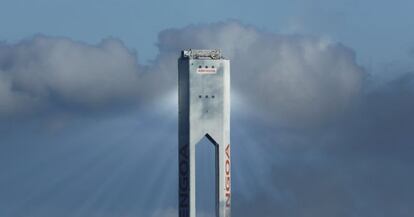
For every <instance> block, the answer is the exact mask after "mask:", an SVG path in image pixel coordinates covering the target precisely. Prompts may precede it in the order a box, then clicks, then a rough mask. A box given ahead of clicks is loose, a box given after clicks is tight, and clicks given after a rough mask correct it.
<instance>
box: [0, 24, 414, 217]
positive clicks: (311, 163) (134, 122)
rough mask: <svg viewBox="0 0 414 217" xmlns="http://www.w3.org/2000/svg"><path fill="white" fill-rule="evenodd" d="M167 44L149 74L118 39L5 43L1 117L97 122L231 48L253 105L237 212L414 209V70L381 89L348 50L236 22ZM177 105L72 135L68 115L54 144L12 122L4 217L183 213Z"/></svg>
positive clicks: (0, 167)
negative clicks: (202, 52) (197, 60)
mask: <svg viewBox="0 0 414 217" xmlns="http://www.w3.org/2000/svg"><path fill="white" fill-rule="evenodd" d="M158 48H159V54H158V56H157V57H156V58H155V59H154V60H153V61H152V62H151V63H149V64H147V65H142V64H140V63H139V62H138V60H137V55H136V53H135V52H133V51H131V50H129V49H127V48H126V47H125V46H124V45H123V44H122V42H120V41H119V40H116V39H105V40H103V41H102V42H101V43H99V44H97V45H88V44H85V43H82V42H77V41H73V40H71V39H67V38H56V37H47V36H36V37H33V38H31V39H27V40H25V41H22V42H20V43H17V44H6V43H3V44H1V45H0V114H1V115H3V116H4V115H6V116H10V115H14V116H20V117H21V118H23V119H24V118H25V117H24V116H23V114H27V113H31V115H34V116H36V115H39V114H40V113H42V114H43V116H41V117H40V118H39V119H47V118H46V117H49V116H53V114H50V113H49V111H50V110H52V111H55V110H57V111H66V112H78V111H90V112H89V113H87V114H88V117H89V116H91V115H93V114H94V113H95V112H96V111H100V110H105V109H106V108H108V107H124V106H128V105H130V104H134V105H141V104H143V105H145V104H148V103H147V102H148V101H149V100H151V99H152V98H155V99H158V97H159V96H160V95H162V94H164V93H166V92H168V91H170V90H171V89H174V88H176V75H177V71H176V61H177V58H178V55H179V51H180V50H182V49H185V48H222V49H223V53H224V55H226V56H227V57H228V58H230V59H231V65H232V76H233V77H232V87H233V93H232V96H237V98H238V99H242V100H241V102H237V103H234V104H233V105H235V106H240V107H239V108H235V109H236V112H234V113H232V144H233V147H232V151H233V155H232V158H233V161H232V162H233V164H232V166H233V170H232V171H233V176H232V177H233V183H232V184H233V193H234V194H233V215H235V216H240V217H244V216H246V217H247V216H263V217H266V216H269V217H271V216H290V217H296V216H298V217H299V216H396V217H408V216H411V215H412V213H413V212H414V210H413V208H412V195H413V194H414V192H413V188H412V187H411V185H412V184H411V183H413V182H414V175H412V172H410V171H411V170H412V168H413V165H414V161H413V158H412V156H413V154H414V148H413V145H412V141H413V140H414V138H413V134H412V132H413V129H414V119H413V117H412V115H411V113H412V111H413V110H414V103H413V100H412V99H413V98H414V76H413V74H412V73H407V74H404V75H403V76H400V77H398V78H397V79H395V80H392V81H381V82H377V83H376V86H372V85H371V83H370V82H368V81H367V80H366V79H365V77H366V76H367V75H366V73H365V72H364V69H363V67H362V66H360V65H358V64H357V63H356V61H355V54H354V52H353V51H352V50H351V49H350V48H347V47H346V46H344V45H342V44H340V43H335V42H332V41H329V40H326V39H322V38H317V37H312V36H305V35H283V34H274V33H269V32H266V31H263V30H260V29H257V28H255V27H253V26H247V25H243V24H241V23H238V22H234V21H229V22H220V23H213V24H203V25H190V26H187V27H184V28H176V29H168V30H165V31H163V32H161V33H160V35H159V40H158ZM370 79H372V80H375V79H376V78H375V77H374V76H371V77H370ZM171 95H173V94H170V96H171ZM168 102H169V103H171V102H170V101H168ZM174 102H176V101H175V99H174ZM166 104H167V103H166V101H159V100H158V101H157V103H156V104H151V105H150V106H149V108H148V109H147V110H145V111H144V110H134V111H128V112H118V113H117V114H116V115H115V116H110V117H101V116H99V117H97V118H90V119H88V118H85V119H82V120H77V121H73V122H70V124H68V125H67V126H66V127H62V126H64V125H65V123H63V122H66V121H67V120H68V119H69V120H71V117H67V116H61V117H59V118H57V119H54V118H52V119H53V120H52V121H51V126H52V127H51V128H54V129H55V128H56V129H58V130H57V131H58V132H59V133H55V134H52V135H51V134H50V132H49V131H50V130H49V128H48V130H43V131H42V130H40V129H39V128H41V127H39V124H38V121H37V120H34V121H32V122H25V123H24V124H20V125H19V124H10V126H9V125H7V126H6V127H2V126H3V125H5V124H4V122H2V123H1V124H0V162H1V164H0V171H5V172H3V173H1V174H0V190H2V191H1V192H4V194H1V195H0V201H3V203H0V207H1V208H2V209H0V213H3V214H4V215H5V216H19V215H31V216H47V215H48V214H49V215H54V216H58V215H59V214H60V215H61V213H65V214H66V215H67V216H132V215H143V216H166V217H169V216H177V211H176V209H175V208H171V207H176V204H177V201H176V200H177V195H176V192H177V191H176V187H177V179H176V171H177V164H175V163H171V162H177V154H176V146H175V145H174V143H175V142H176V140H175V139H174V138H175V137H176V132H177V129H176V128H177V125H176V121H177V112H176V104H174V106H175V107H171V108H170V107H166V106H165V105H166ZM160 107H165V108H163V109H164V110H162V111H161V110H157V112H154V110H155V108H160ZM246 109H247V111H245V110H246ZM172 111H173V112H172ZM29 115H30V114H29ZM257 117H259V118H257ZM265 119H266V120H265ZM160 159H161V160H160ZM1 205H3V206H1ZM51 207H53V208H51ZM50 213H52V214H50ZM207 214H209V213H206V215H207Z"/></svg>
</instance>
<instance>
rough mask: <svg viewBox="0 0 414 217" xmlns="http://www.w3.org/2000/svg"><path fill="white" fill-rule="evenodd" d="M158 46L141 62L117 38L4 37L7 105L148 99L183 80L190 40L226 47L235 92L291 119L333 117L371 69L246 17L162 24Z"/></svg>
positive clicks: (28, 108) (17, 108) (41, 107)
mask: <svg viewBox="0 0 414 217" xmlns="http://www.w3.org/2000/svg"><path fill="white" fill-rule="evenodd" d="M158 48H159V54H158V56H157V57H156V58H155V59H154V61H153V62H151V63H150V64H148V65H140V64H139V63H138V60H137V55H136V53H134V52H132V51H131V50H129V49H127V48H126V47H125V46H124V45H123V44H122V42H120V41H119V40H116V39H111V38H110V39H104V40H103V41H102V42H100V43H99V44H97V45H88V44H85V43H81V42H76V41H73V40H71V39H67V38H57V37H47V36H36V37H34V38H31V39H28V40H25V41H22V42H20V43H17V44H13V45H9V44H4V43H3V44H1V45H0V56H1V63H0V89H1V90H2V91H1V94H0V97H1V100H0V103H1V104H0V108H1V109H0V114H2V115H3V116H4V115H9V114H20V113H25V112H32V113H36V112H39V111H43V112H44V111H48V110H50V109H51V108H57V109H58V110H64V111H65V110H66V111H76V110H92V111H96V110H102V109H105V108H108V107H109V108H111V107H112V106H119V105H124V104H137V103H145V101H146V100H148V99H151V98H156V97H159V96H160V95H161V94H163V93H165V92H168V91H171V90H173V89H174V88H176V84H177V82H176V77H177V76H176V75H177V71H176V70H177V65H176V64H177V58H178V56H179V52H180V50H182V49H186V48H220V49H222V50H223V53H224V55H225V56H227V57H228V58H229V59H230V60H231V66H232V86H233V90H234V92H235V95H239V96H240V97H241V98H244V99H245V101H246V102H247V104H245V105H244V106H245V107H246V108H250V107H251V109H252V111H250V115H257V116H259V117H261V118H262V119H264V120H268V119H269V118H270V120H272V121H273V122H275V121H276V122H277V123H278V124H281V125H284V126H294V127H303V126H305V127H306V126H313V125H318V124H323V123H325V122H329V121H331V120H332V119H334V118H335V117H336V116H338V115H339V114H341V113H342V112H344V110H346V109H347V108H348V107H349V105H350V104H351V102H352V101H353V100H354V99H355V98H356V97H357V96H358V95H359V94H360V88H361V82H362V81H363V77H364V71H363V69H362V67H360V66H359V65H358V64H357V63H356V61H355V54H354V53H353V51H352V50H351V49H349V48H347V47H345V46H343V45H341V44H339V43H334V42H330V41H329V40H325V39H321V38H316V37H310V36H301V35H281V34H274V33H269V32H265V31H262V30H259V29H257V28H255V27H252V26H247V25H243V24H241V23H239V22H236V21H228V22H220V23H214V24H204V25H190V26H187V27H185V28H180V29H168V30H165V31H162V32H161V33H160V34H159V40H158ZM252 105H253V106H252Z"/></svg>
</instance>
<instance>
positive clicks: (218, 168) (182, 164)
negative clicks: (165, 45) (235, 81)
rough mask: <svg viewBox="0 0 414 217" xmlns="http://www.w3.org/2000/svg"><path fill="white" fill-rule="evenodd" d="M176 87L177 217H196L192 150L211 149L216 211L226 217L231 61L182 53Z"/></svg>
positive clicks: (206, 53) (211, 53)
mask: <svg viewBox="0 0 414 217" xmlns="http://www.w3.org/2000/svg"><path fill="white" fill-rule="evenodd" d="M178 83H179V85H178V86H179V88H178V90H179V91H178V92H179V130H178V131H179V132H178V133H179V186H178V187H179V190H178V191H179V192H178V193H179V217H196V192H195V191H196V180H195V179H196V178H197V177H196V166H195V162H196V158H197V156H196V151H195V150H196V146H197V144H198V142H199V141H200V140H201V139H203V138H204V137H207V138H208V140H209V141H210V142H211V143H212V145H214V147H215V162H211V163H212V164H214V165H215V182H216V183H211V184H213V185H215V186H216V196H215V209H216V216H217V217H230V208H231V175H230V170H231V163H230V162H231V160H230V61H229V60H227V59H225V58H224V57H223V56H222V55H221V51H220V50H192V49H189V50H183V51H182V52H181V57H180V58H179V60H178Z"/></svg>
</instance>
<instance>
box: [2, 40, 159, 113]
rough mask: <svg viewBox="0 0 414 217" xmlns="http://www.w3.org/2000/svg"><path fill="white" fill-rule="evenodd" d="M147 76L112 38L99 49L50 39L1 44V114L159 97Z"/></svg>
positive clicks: (93, 106)
mask: <svg viewBox="0 0 414 217" xmlns="http://www.w3.org/2000/svg"><path fill="white" fill-rule="evenodd" d="M151 76H152V75H151V74H150V73H147V72H146V71H145V69H144V67H143V66H142V65H140V64H139V63H138V59H137V55H136V53H135V52H133V51H131V50H129V49H128V48H126V47H125V46H124V44H123V43H122V42H121V41H119V40H117V39H113V38H108V39H104V40H102V41H101V42H100V43H99V44H97V45H89V44H85V43H82V42H77V41H73V40H71V39H68V38H62V37H48V36H35V37H33V38H30V39H27V40H24V41H22V42H19V43H17V44H7V43H2V44H0V90H1V91H0V115H2V116H4V115H6V116H7V115H19V114H22V113H34V114H36V113H38V112H42V111H47V110H50V109H52V108H59V109H61V110H71V109H72V110H85V109H86V110H88V109H90V110H96V109H104V108H105V107H110V106H112V105H114V104H115V105H117V104H123V103H140V102H142V101H145V100H147V99H148V98H150V96H153V95H156V93H158V91H157V89H155V88H154V84H153V83H151V82H153V81H155V80H154V79H153V78H151ZM159 89H162V88H159Z"/></svg>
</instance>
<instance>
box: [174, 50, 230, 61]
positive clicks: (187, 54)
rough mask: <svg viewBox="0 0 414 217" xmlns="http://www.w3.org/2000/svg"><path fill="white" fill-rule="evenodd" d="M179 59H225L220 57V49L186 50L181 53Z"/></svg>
mask: <svg viewBox="0 0 414 217" xmlns="http://www.w3.org/2000/svg"><path fill="white" fill-rule="evenodd" d="M181 58H183V59H209V60H219V59H225V58H224V57H223V56H222V55H221V50H220V49H212V50H196V49H187V50H183V51H181Z"/></svg>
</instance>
